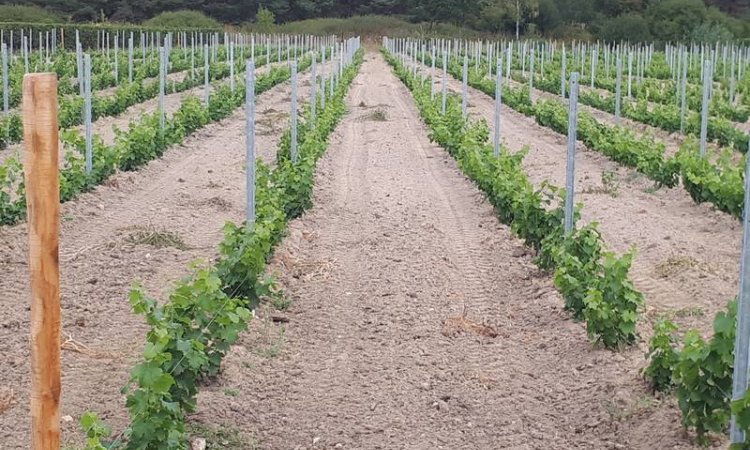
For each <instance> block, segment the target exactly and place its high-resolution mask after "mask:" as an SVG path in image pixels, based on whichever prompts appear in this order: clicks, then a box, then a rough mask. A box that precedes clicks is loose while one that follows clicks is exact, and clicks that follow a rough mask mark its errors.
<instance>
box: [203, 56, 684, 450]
mask: <svg viewBox="0 0 750 450" xmlns="http://www.w3.org/2000/svg"><path fill="white" fill-rule="evenodd" d="M348 104H349V105H350V113H349V115H348V116H347V117H346V118H345V119H344V120H343V122H342V123H341V125H340V126H339V127H338V129H337V130H336V131H335V133H334V136H333V137H332V139H331V146H330V148H329V150H328V152H327V153H326V155H325V156H324V157H323V158H322V159H321V161H320V163H319V165H318V169H317V174H316V187H315V192H314V196H315V199H314V203H313V204H314V206H313V208H312V209H311V210H310V211H308V212H307V213H306V214H305V215H304V216H303V217H302V218H301V219H298V220H295V221H293V222H292V223H291V224H290V232H289V236H288V237H287V238H286V239H285V240H284V242H283V243H282V244H281V246H280V247H279V249H278V250H277V251H276V254H275V256H274V258H273V262H272V265H271V268H270V269H269V271H270V272H276V273H277V274H278V276H279V279H280V281H281V282H282V284H283V285H284V287H285V289H286V291H287V293H288V294H289V295H290V296H291V297H292V298H293V299H294V300H295V303H294V304H293V305H292V306H291V309H290V310H289V311H288V312H287V313H284V314H283V315H284V316H285V317H284V319H285V320H286V321H288V324H286V325H281V326H279V325H275V324H273V323H272V319H271V317H272V316H278V315H279V314H280V313H274V312H272V311H269V310H268V309H261V310H260V311H259V315H258V316H259V318H258V319H256V320H255V321H254V322H253V323H252V324H251V326H250V330H249V331H248V332H247V333H245V334H244V335H243V336H242V337H241V339H240V341H239V342H238V344H237V345H235V346H234V347H233V348H232V351H231V352H230V354H229V355H228V357H227V359H226V360H225V364H224V369H223V372H222V374H220V376H219V377H218V378H217V379H216V381H215V383H212V384H211V385H209V386H207V387H205V388H204V389H202V390H201V393H200V394H199V402H198V405H199V406H198V412H197V413H196V414H195V415H194V417H193V420H194V421H198V422H202V423H204V424H208V425H225V426H228V427H230V428H236V429H239V430H240V431H241V432H242V434H243V435H244V436H245V437H246V438H247V440H248V441H252V442H253V443H254V444H255V445H257V446H258V448H267V449H318V448H351V449H355V448H356V449H375V448H413V449H437V448H446V449H464V448H466V449H469V448H472V449H474V448H481V449H489V448H498V449H499V448H513V449H572V448H576V449H606V448H642V449H647V448H657V447H658V448H670V447H674V448H688V447H689V445H685V442H684V440H683V439H682V438H681V437H680V436H679V434H680V433H679V431H675V432H672V431H670V430H669V429H668V430H667V432H664V430H659V432H660V434H659V435H658V436H657V435H648V436H646V437H645V438H644V439H642V440H641V442H640V443H638V442H631V443H630V444H632V445H630V444H628V441H627V439H628V435H627V434H626V433H624V432H623V430H621V429H620V428H621V427H622V426H621V425H620V424H619V423H618V422H617V420H616V419H614V418H613V417H614V416H613V414H614V413H616V412H618V411H632V410H635V408H637V406H636V405H637V402H638V398H637V397H636V394H640V393H641V392H640V391H642V390H643V389H642V386H641V383H640V382H639V381H638V380H635V379H634V377H633V376H632V374H633V373H634V370H635V368H634V367H633V366H634V365H635V364H634V363H633V361H634V360H638V359H640V358H641V354H640V353H638V352H631V353H630V354H628V353H626V354H627V355H628V356H630V357H629V358H625V357H623V356H622V355H614V356H613V355H612V353H611V352H608V351H603V350H596V349H592V348H591V346H590V344H589V343H588V342H587V340H586V336H585V333H584V330H583V327H582V326H581V325H580V324H576V323H574V322H572V321H571V320H570V319H569V318H568V316H567V315H566V314H565V313H564V312H563V311H562V308H561V306H562V300H561V299H560V297H559V295H558V294H557V292H556V291H555V289H554V287H553V286H552V283H551V280H550V278H549V277H547V276H544V275H541V274H539V273H538V272H537V270H536V269H535V268H534V265H533V264H532V261H531V255H528V254H526V250H525V248H524V247H523V244H522V242H521V241H519V240H518V239H515V238H514V237H512V235H511V233H510V231H509V229H508V227H505V226H503V225H501V224H499V223H498V221H497V220H496V219H495V217H494V213H493V210H492V207H491V206H490V205H489V204H488V203H487V202H486V201H485V200H484V199H483V197H482V195H481V193H479V192H478V191H477V189H476V188H475V187H474V186H473V185H472V183H471V182H470V181H468V180H467V179H465V178H464V177H463V176H462V175H461V174H460V172H459V170H458V168H457V167H456V164H455V162H454V161H453V160H452V159H451V158H450V156H448V155H447V154H446V153H445V152H444V151H443V150H442V149H441V148H439V147H437V146H435V145H432V144H430V143H429V141H428V139H427V130H426V128H425V127H424V126H423V125H422V124H421V122H420V119H419V117H418V112H417V110H416V108H415V106H414V104H413V102H412V100H411V98H410V94H409V92H408V91H407V90H406V88H405V87H404V86H403V85H402V84H401V83H400V82H399V81H398V79H397V78H396V77H395V76H394V75H393V74H392V73H391V72H390V68H389V67H388V65H387V64H386V63H385V61H384V60H383V58H382V56H380V54H370V55H368V56H367V57H366V61H365V64H364V65H363V67H362V70H361V73H360V74H359V75H358V77H357V78H356V79H355V81H354V84H353V87H352V90H351V92H350V94H349V98H348ZM355 105H360V106H355ZM361 105H364V106H361ZM374 108H378V109H380V110H382V111H385V112H386V114H387V121H386V122H378V121H372V120H368V116H369V115H370V114H371V112H372V110H373V109H374ZM462 313H465V317H466V319H467V320H470V321H473V322H474V323H475V324H480V323H483V322H484V323H486V324H487V325H489V326H492V327H494V329H496V330H497V333H498V336H497V337H495V338H491V337H488V336H487V335H482V334H474V333H472V332H465V333H457V334H455V335H454V336H453V337H449V336H450V335H451V331H452V328H451V327H447V326H445V325H444V321H446V319H450V318H456V317H457V316H460V315H461V314H462ZM282 327H283V328H282ZM444 333H445V334H444ZM279 336H281V337H279ZM271 350H273V353H271V352H270V351H271ZM228 392H229V393H231V395H230V394H228ZM669 418H670V419H672V420H674V419H675V417H673V416H670V417H669ZM625 431H627V430H625ZM662 444H663V445H662ZM655 446H656V447H655Z"/></svg>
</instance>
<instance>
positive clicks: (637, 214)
mask: <svg viewBox="0 0 750 450" xmlns="http://www.w3.org/2000/svg"><path fill="white" fill-rule="evenodd" d="M441 77H442V75H441V76H440V77H438V78H437V79H438V80H439V79H440V78H441ZM438 85H439V83H438ZM448 86H449V89H450V90H451V91H453V92H460V91H461V82H460V81H458V80H455V79H453V78H450V77H449V82H448ZM438 89H439V88H438ZM438 92H439V91H438ZM469 105H470V108H469V112H470V114H471V116H473V117H474V118H475V119H485V120H487V122H488V123H489V124H490V127H491V128H493V129H494V127H493V125H492V124H493V123H494V119H493V117H494V99H492V98H491V97H489V96H487V95H485V94H484V93H482V92H481V91H478V90H476V89H472V88H469ZM502 114H503V115H502V125H501V127H502V133H503V142H504V144H505V146H506V147H507V148H509V149H510V150H511V151H512V152H517V151H519V150H521V149H522V148H524V147H527V146H528V148H529V153H528V156H527V157H526V158H525V159H524V168H525V169H526V172H527V173H528V174H529V177H530V178H531V180H532V182H534V184H535V185H537V186H540V185H541V183H542V182H543V181H545V180H549V181H550V182H552V183H553V184H554V185H556V186H565V152H566V142H567V138H566V137H565V136H563V135H561V134H559V133H556V132H554V131H552V130H550V129H549V128H546V127H542V126H540V125H538V124H537V123H536V122H535V121H534V119H533V118H530V117H526V116H524V115H522V114H520V113H517V112H515V111H514V110H512V109H511V108H508V107H504V108H503V113H502ZM577 148H578V154H577V160H576V193H577V199H576V201H580V202H582V203H583V204H584V209H583V211H582V218H583V222H584V223H587V222H591V221H596V222H598V223H599V229H600V230H601V231H602V234H603V236H604V240H605V241H606V242H607V244H608V245H609V246H610V247H611V248H612V249H613V250H615V251H617V252H619V253H621V252H625V251H627V250H628V249H629V248H630V247H631V246H635V248H636V249H637V253H636V258H635V262H634V263H633V267H632V269H631V275H632V277H633V279H634V281H635V284H636V287H637V288H638V289H639V290H640V291H641V292H643V293H644V294H645V296H646V308H647V311H648V312H649V317H655V316H657V315H658V314H660V313H663V312H664V311H666V310H672V311H678V314H679V315H680V316H681V317H678V318H677V321H678V322H680V323H681V324H683V325H686V326H691V327H699V328H701V329H703V330H710V328H711V322H712V320H713V315H714V314H715V312H716V311H718V310H721V309H724V308H725V307H726V303H727V302H728V301H729V299H731V298H733V297H734V296H735V295H737V286H738V283H739V281H738V274H739V254H740V243H741V240H742V228H741V224H740V222H739V221H737V220H736V219H735V218H733V217H731V216H730V215H728V214H724V213H722V212H720V211H717V210H715V209H714V208H713V207H711V206H710V205H709V204H703V205H698V204H696V203H695V202H693V200H692V199H691V198H690V196H689V195H688V193H687V191H685V190H684V189H683V188H682V187H677V188H674V189H666V188H663V189H659V190H656V189H654V188H653V186H652V184H653V183H652V182H651V181H650V180H649V179H647V178H646V177H645V176H643V175H640V174H638V173H637V172H636V171H634V170H631V169H629V168H626V167H622V166H620V165H619V164H617V163H615V162H613V161H611V160H609V159H608V158H607V157H605V156H604V155H602V154H600V153H598V152H595V151H591V150H588V149H587V148H586V147H585V145H584V144H583V143H581V142H580V141H579V142H578V147H577ZM606 174H612V175H606ZM603 176H610V177H612V179H613V182H612V183H610V184H609V186H605V184H604V183H603V179H602V177H603ZM612 188H614V189H612ZM641 328H642V330H643V332H645V333H648V331H649V329H650V325H646V326H645V327H641Z"/></svg>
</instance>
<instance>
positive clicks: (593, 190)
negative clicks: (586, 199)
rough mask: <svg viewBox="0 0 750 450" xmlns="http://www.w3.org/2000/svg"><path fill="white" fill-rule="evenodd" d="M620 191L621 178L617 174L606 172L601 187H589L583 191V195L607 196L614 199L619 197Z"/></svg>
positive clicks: (603, 173)
mask: <svg viewBox="0 0 750 450" xmlns="http://www.w3.org/2000/svg"><path fill="white" fill-rule="evenodd" d="M619 191H620V178H619V177H618V176H617V173H616V172H612V171H610V170H605V171H604V172H602V184H601V186H594V187H589V188H586V189H584V190H583V191H581V192H582V193H583V194H606V195H611V196H612V197H613V198H614V197H617V195H618V193H619Z"/></svg>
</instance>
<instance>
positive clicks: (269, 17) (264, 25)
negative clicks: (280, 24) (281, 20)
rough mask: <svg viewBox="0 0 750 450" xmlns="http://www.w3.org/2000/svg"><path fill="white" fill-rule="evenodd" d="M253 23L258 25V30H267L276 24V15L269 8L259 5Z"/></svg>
mask: <svg viewBox="0 0 750 450" xmlns="http://www.w3.org/2000/svg"><path fill="white" fill-rule="evenodd" d="M255 23H256V25H257V26H258V30H260V31H265V32H269V31H271V29H273V26H274V25H275V24H276V15H275V14H274V13H273V12H272V11H271V10H270V9H267V8H264V7H263V6H261V7H259V8H258V12H257V14H255Z"/></svg>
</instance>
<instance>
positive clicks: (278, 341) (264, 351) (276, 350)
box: [256, 322, 284, 359]
mask: <svg viewBox="0 0 750 450" xmlns="http://www.w3.org/2000/svg"><path fill="white" fill-rule="evenodd" d="M266 344H267V346H266V347H263V348H260V347H259V348H258V349H257V350H256V351H257V353H258V355H259V356H262V357H264V358H268V359H271V358H276V357H277V356H279V355H280V354H281V349H282V348H283V347H284V327H283V326H282V327H280V328H279V334H278V335H277V336H276V337H274V336H272V335H271V326H270V322H266Z"/></svg>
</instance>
